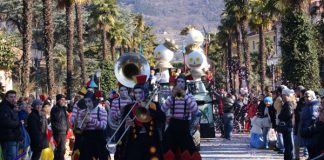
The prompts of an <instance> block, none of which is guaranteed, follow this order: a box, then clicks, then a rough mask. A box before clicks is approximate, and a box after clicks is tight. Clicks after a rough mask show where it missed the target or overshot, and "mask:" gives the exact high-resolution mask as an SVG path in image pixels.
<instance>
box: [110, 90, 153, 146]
mask: <svg viewBox="0 0 324 160" xmlns="http://www.w3.org/2000/svg"><path fill="white" fill-rule="evenodd" d="M157 93H158V89H155V90H154V91H153V93H152V94H151V95H150V96H149V97H150V99H149V100H148V101H147V103H146V104H145V106H144V107H138V108H136V110H135V116H134V117H133V118H131V121H134V120H135V119H137V120H138V121H140V122H143V123H145V122H149V121H150V120H151V119H152V117H151V115H150V114H149V111H148V107H149V105H150V103H151V102H152V100H153V98H154V96H155V95H156V94H157ZM137 105H138V102H137V103H134V105H133V106H132V107H131V109H130V110H129V111H128V113H127V114H126V116H125V118H124V119H123V120H122V121H121V123H120V125H119V126H118V128H117V129H116V131H115V132H114V134H113V135H112V136H111V137H110V139H109V140H108V142H107V144H106V148H107V150H109V147H115V146H116V145H117V144H118V143H119V142H120V141H121V139H122V138H123V137H124V136H125V134H126V132H127V131H128V130H129V128H130V126H127V128H126V129H125V131H124V132H123V134H122V135H121V136H120V137H119V139H118V140H117V142H116V144H114V145H113V146H111V145H112V144H111V141H112V140H113V138H114V137H115V136H116V134H117V133H118V131H119V129H120V128H121V126H122V125H123V123H124V122H125V121H126V119H127V118H128V116H129V115H130V113H131V112H132V111H133V109H135V107H136V106H137Z"/></svg>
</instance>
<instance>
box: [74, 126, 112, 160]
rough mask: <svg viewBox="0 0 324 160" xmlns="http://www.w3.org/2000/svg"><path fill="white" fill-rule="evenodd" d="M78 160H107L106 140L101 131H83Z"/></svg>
mask: <svg viewBox="0 0 324 160" xmlns="http://www.w3.org/2000/svg"><path fill="white" fill-rule="evenodd" d="M82 138H83V140H82V142H81V143H82V144H81V147H80V158H79V160H91V159H93V157H95V158H96V159H99V160H107V159H108V157H109V156H110V155H109V151H108V150H107V149H106V140H105V136H104V131H103V130H85V131H83V133H82Z"/></svg>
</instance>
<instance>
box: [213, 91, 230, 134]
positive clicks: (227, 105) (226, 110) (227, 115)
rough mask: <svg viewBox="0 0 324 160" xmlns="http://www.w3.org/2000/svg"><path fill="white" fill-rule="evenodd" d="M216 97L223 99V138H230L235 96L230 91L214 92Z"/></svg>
mask: <svg viewBox="0 0 324 160" xmlns="http://www.w3.org/2000/svg"><path fill="white" fill-rule="evenodd" d="M214 94H215V95H216V96H217V98H221V99H222V101H223V106H224V108H223V112H224V114H223V124H224V135H225V139H228V140H231V134H232V130H233V123H234V101H235V97H234V96H233V95H232V94H231V93H224V94H222V95H221V94H219V93H217V92H214Z"/></svg>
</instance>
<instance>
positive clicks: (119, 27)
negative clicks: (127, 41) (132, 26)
mask: <svg viewBox="0 0 324 160" xmlns="http://www.w3.org/2000/svg"><path fill="white" fill-rule="evenodd" d="M123 35H124V24H123V23H120V22H116V23H115V24H114V25H113V27H112V28H111V29H110V30H109V32H108V37H109V41H110V52H111V59H112V60H113V61H114V60H115V51H116V45H117V44H120V43H121V41H122V40H123V38H122V37H123Z"/></svg>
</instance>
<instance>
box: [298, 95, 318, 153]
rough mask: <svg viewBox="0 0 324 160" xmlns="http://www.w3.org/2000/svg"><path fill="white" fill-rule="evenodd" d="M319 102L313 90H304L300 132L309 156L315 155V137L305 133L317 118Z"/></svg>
mask: <svg viewBox="0 0 324 160" xmlns="http://www.w3.org/2000/svg"><path fill="white" fill-rule="evenodd" d="M319 105H320V102H319V101H318V100H317V99H316V95H315V92H314V91H312V90H308V91H306V92H305V106H304V108H303V109H302V115H301V119H300V120H301V121H300V123H301V125H300V133H301V137H302V139H303V141H304V143H305V145H306V147H307V150H308V154H309V158H310V159H312V158H314V157H315V156H316V147H315V144H316V142H315V140H316V139H315V138H313V137H312V136H309V135H308V134H307V130H308V128H309V127H311V126H313V125H314V124H315V122H316V120H317V118H318V108H319Z"/></svg>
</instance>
